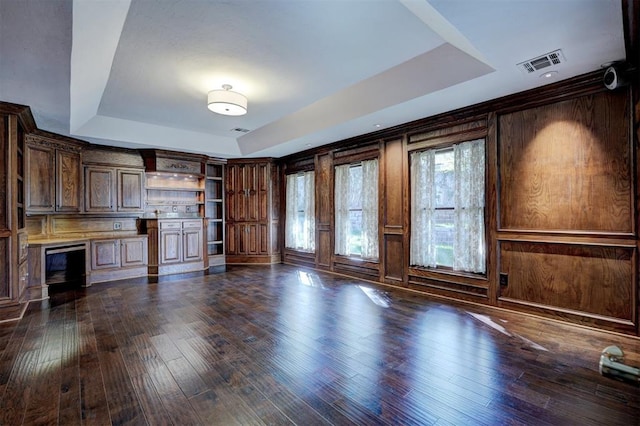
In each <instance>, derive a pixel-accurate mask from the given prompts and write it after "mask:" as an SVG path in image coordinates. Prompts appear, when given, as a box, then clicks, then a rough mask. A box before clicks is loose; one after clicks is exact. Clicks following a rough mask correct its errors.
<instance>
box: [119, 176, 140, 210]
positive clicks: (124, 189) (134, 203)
mask: <svg viewBox="0 0 640 426" xmlns="http://www.w3.org/2000/svg"><path fill="white" fill-rule="evenodd" d="M143 179H144V172H143V171H142V170H126V169H119V170H118V211H119V212H140V211H143V210H144V205H143V202H142V200H143V195H142V191H143V189H144V185H143Z"/></svg>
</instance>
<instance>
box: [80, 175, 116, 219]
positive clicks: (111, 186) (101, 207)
mask: <svg viewBox="0 0 640 426" xmlns="http://www.w3.org/2000/svg"><path fill="white" fill-rule="evenodd" d="M115 176H116V175H115V170H114V169H113V168H111V167H99V166H88V167H85V169H84V188H85V190H84V210H85V211H86V212H87V213H103V212H113V211H115V193H116V177H115Z"/></svg>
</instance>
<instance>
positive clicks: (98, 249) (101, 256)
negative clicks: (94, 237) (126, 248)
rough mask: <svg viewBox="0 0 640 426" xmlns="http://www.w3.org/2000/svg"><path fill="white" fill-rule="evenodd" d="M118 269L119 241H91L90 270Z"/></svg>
mask: <svg viewBox="0 0 640 426" xmlns="http://www.w3.org/2000/svg"><path fill="white" fill-rule="evenodd" d="M118 267H120V240H98V241H91V269H93V270H97V269H108V268H118Z"/></svg>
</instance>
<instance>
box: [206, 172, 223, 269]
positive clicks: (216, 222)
mask: <svg viewBox="0 0 640 426" xmlns="http://www.w3.org/2000/svg"><path fill="white" fill-rule="evenodd" d="M205 179H206V180H205V217H206V218H207V227H206V229H207V231H206V250H207V256H208V260H209V266H215V265H221V264H224V262H225V257H224V253H225V250H224V162H222V161H209V162H208V163H207V168H206V178H205Z"/></svg>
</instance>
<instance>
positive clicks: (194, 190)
mask: <svg viewBox="0 0 640 426" xmlns="http://www.w3.org/2000/svg"><path fill="white" fill-rule="evenodd" d="M145 189H147V190H152V191H165V192H170V191H177V192H204V188H184V187H177V188H170V187H158V186H147V187H145Z"/></svg>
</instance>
